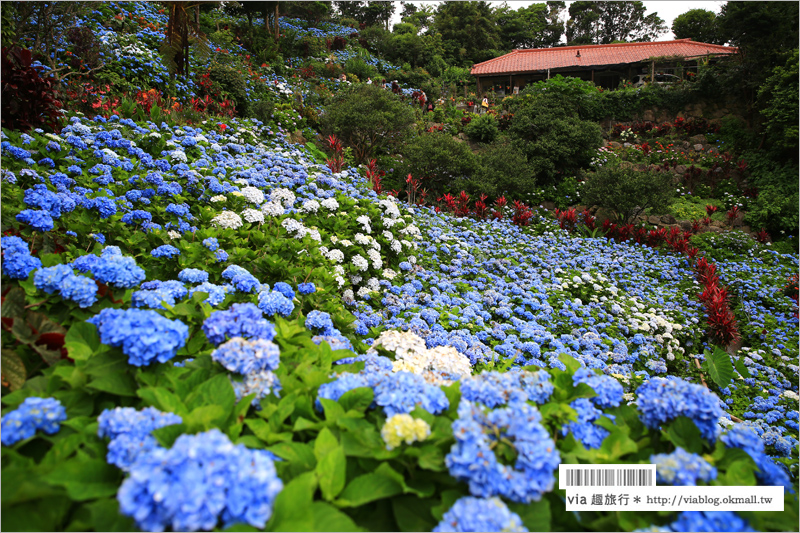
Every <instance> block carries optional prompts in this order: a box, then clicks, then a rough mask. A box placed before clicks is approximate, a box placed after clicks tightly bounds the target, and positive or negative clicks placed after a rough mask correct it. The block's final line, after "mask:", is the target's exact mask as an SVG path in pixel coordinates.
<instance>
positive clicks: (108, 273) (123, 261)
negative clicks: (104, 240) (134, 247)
mask: <svg viewBox="0 0 800 533" xmlns="http://www.w3.org/2000/svg"><path fill="white" fill-rule="evenodd" d="M91 271H92V274H93V275H94V279H96V280H97V281H99V282H100V283H105V284H106V285H108V286H109V287H117V288H120V289H132V288H133V287H136V286H137V285H139V284H140V283H141V282H143V281H144V280H145V273H144V269H143V268H142V267H140V266H138V265H137V264H136V260H135V259H134V258H133V257H127V256H123V255H116V254H106V253H103V254H101V255H100V257H98V258H97V259H96V260H94V261H93V264H92V266H91Z"/></svg>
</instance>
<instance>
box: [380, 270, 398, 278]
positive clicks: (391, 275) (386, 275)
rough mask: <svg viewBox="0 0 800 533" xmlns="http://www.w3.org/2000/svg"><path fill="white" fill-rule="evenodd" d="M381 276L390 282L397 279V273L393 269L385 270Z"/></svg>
mask: <svg viewBox="0 0 800 533" xmlns="http://www.w3.org/2000/svg"><path fill="white" fill-rule="evenodd" d="M381 275H382V276H383V277H384V278H386V279H388V280H393V279H394V278H396V277H397V272H395V271H394V270H392V269H391V268H384V269H383V272H382V273H381Z"/></svg>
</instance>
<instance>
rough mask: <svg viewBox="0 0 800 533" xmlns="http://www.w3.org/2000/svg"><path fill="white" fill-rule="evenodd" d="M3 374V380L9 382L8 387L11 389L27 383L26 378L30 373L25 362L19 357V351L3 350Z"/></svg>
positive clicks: (13, 389)
mask: <svg viewBox="0 0 800 533" xmlns="http://www.w3.org/2000/svg"><path fill="white" fill-rule="evenodd" d="M1 365H2V366H0V368H2V375H3V381H5V382H6V383H8V388H9V390H11V391H15V390H17V389H20V388H22V386H23V385H24V384H25V379H26V378H27V377H28V373H27V371H26V370H25V364H24V363H23V362H22V359H20V358H19V355H17V352H15V351H14V350H6V349H3V350H2V363H1Z"/></svg>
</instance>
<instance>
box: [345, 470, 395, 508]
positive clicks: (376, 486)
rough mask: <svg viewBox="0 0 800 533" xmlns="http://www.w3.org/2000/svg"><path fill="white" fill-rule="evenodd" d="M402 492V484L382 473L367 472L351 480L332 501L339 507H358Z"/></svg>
mask: <svg viewBox="0 0 800 533" xmlns="http://www.w3.org/2000/svg"><path fill="white" fill-rule="evenodd" d="M402 492H403V487H402V485H401V484H400V483H399V482H398V481H397V480H395V479H394V478H393V477H390V476H388V475H386V474H384V473H378V472H369V473H367V474H362V475H360V476H358V477H357V478H355V479H354V480H353V481H351V482H350V483H349V484H348V485H347V487H345V489H344V491H343V492H342V494H341V495H340V497H339V499H338V500H336V501H335V502H334V504H335V505H337V506H339V507H359V506H361V505H364V504H366V503H369V502H374V501H375V500H380V499H383V498H390V497H392V496H395V495H397V494H400V493H402Z"/></svg>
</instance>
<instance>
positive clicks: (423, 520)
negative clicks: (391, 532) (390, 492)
mask: <svg viewBox="0 0 800 533" xmlns="http://www.w3.org/2000/svg"><path fill="white" fill-rule="evenodd" d="M433 503H434V502H433V501H432V500H429V499H421V498H418V497H417V496H413V495H407V496H401V497H399V498H392V511H393V512H394V519H395V520H396V521H397V525H398V526H400V530H401V531H432V530H433V528H434V527H436V522H435V521H434V519H433V516H432V515H431V507H432V506H433Z"/></svg>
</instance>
